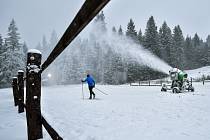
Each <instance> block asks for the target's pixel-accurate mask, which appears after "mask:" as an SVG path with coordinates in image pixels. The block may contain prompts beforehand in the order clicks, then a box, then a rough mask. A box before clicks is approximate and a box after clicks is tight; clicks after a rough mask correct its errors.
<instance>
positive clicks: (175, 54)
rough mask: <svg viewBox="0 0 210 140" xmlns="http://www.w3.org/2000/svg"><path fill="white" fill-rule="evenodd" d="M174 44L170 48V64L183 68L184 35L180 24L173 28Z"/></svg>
mask: <svg viewBox="0 0 210 140" xmlns="http://www.w3.org/2000/svg"><path fill="white" fill-rule="evenodd" d="M173 41H174V45H173V47H172V49H171V65H172V66H173V67H177V68H179V69H184V65H185V55H184V37H183V34H182V30H181V28H180V26H179V25H178V26H175V27H174V30H173Z"/></svg>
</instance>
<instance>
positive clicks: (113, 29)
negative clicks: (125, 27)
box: [112, 26, 117, 34]
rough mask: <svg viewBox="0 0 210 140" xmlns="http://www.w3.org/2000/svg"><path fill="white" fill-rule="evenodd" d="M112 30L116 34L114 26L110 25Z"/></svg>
mask: <svg viewBox="0 0 210 140" xmlns="http://www.w3.org/2000/svg"><path fill="white" fill-rule="evenodd" d="M112 32H113V33H114V34H116V32H117V30H116V28H115V26H113V27H112Z"/></svg>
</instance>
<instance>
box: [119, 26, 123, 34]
mask: <svg viewBox="0 0 210 140" xmlns="http://www.w3.org/2000/svg"><path fill="white" fill-rule="evenodd" d="M118 35H123V30H122V26H121V25H120V27H119V29H118Z"/></svg>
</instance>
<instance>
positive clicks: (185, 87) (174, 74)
mask: <svg viewBox="0 0 210 140" xmlns="http://www.w3.org/2000/svg"><path fill="white" fill-rule="evenodd" d="M169 76H170V79H171V81H172V84H171V87H170V88H168V87H167V85H166V84H163V86H162V88H161V91H165V92H166V91H167V90H172V92H173V93H181V92H184V91H191V92H194V87H193V86H192V83H191V82H189V80H188V78H187V77H188V75H187V73H185V72H184V71H182V70H180V69H178V68H173V69H171V70H170V71H169Z"/></svg>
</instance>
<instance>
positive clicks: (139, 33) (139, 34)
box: [137, 29, 144, 45]
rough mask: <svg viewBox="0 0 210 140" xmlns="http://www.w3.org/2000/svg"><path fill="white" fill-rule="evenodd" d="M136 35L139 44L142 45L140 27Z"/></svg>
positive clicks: (142, 39)
mask: <svg viewBox="0 0 210 140" xmlns="http://www.w3.org/2000/svg"><path fill="white" fill-rule="evenodd" d="M137 37H138V41H139V44H140V45H143V41H144V38H143V35H142V32H141V29H140V30H139V32H138V35H137Z"/></svg>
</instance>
